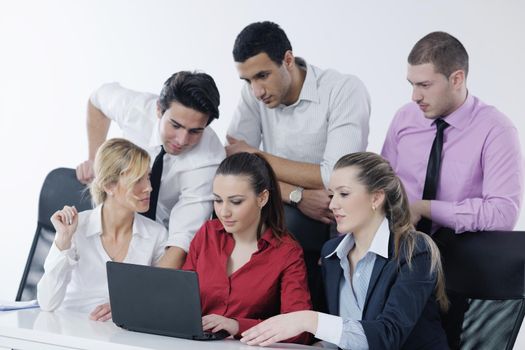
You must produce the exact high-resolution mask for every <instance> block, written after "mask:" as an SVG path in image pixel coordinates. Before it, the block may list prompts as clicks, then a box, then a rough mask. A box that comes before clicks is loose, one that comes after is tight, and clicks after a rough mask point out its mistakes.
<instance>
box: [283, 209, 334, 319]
mask: <svg viewBox="0 0 525 350" xmlns="http://www.w3.org/2000/svg"><path fill="white" fill-rule="evenodd" d="M284 214H285V220H286V226H287V228H288V231H290V232H291V233H292V234H293V235H294V236H295V238H296V239H297V240H298V241H299V243H300V244H301V246H302V247H303V251H304V261H305V264H306V271H307V273H308V288H309V289H310V296H311V298H312V304H313V308H314V310H315V311H321V312H326V299H325V293H324V287H323V278H322V275H321V266H320V265H319V260H320V258H321V248H322V247H323V244H324V243H325V242H326V241H327V240H328V239H329V238H330V225H327V224H324V223H322V222H320V221H317V220H314V219H311V218H309V217H308V216H306V215H304V214H303V213H302V212H301V211H300V210H299V209H297V208H294V207H292V206H289V205H285V206H284Z"/></svg>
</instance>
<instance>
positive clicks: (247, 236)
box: [232, 224, 266, 244]
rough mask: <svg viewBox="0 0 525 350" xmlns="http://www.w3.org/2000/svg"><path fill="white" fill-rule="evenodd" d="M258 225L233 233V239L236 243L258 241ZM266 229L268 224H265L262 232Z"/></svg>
mask: <svg viewBox="0 0 525 350" xmlns="http://www.w3.org/2000/svg"><path fill="white" fill-rule="evenodd" d="M257 226H258V224H257V225H255V227H250V228H249V229H247V230H245V231H244V232H236V233H232V236H233V239H234V240H235V242H236V243H240V244H253V243H257V241H258V240H259V239H258V238H257ZM265 229H266V225H263V227H262V229H261V230H262V232H264V231H265Z"/></svg>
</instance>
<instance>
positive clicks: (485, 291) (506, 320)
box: [434, 230, 525, 350]
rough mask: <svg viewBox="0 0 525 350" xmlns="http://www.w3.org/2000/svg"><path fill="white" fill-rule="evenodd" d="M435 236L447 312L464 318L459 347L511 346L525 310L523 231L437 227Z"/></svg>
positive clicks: (495, 347)
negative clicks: (449, 299) (448, 306)
mask: <svg viewBox="0 0 525 350" xmlns="http://www.w3.org/2000/svg"><path fill="white" fill-rule="evenodd" d="M434 239H435V241H436V243H437V244H438V246H439V247H440V251H441V255H442V261H443V269H444V272H445V279H446V287H447V292H448V293H449V296H451V297H452V296H453V299H454V300H453V303H452V304H451V310H449V313H452V314H454V313H456V314H461V315H462V319H463V322H462V326H461V330H460V333H461V334H460V343H459V344H460V348H461V349H508V350H510V349H512V347H513V346H514V342H515V341H516V337H517V335H518V332H519V330H520V327H521V324H522V322H523V317H524V315H525V232H523V231H483V232H464V233H461V234H458V235H456V234H454V232H452V231H450V230H441V231H438V232H437V233H436V234H435V235H434ZM458 300H460V302H457V301H458ZM461 300H463V301H461ZM455 301H456V303H454V302H455ZM445 328H447V327H445ZM447 335H448V336H450V334H447Z"/></svg>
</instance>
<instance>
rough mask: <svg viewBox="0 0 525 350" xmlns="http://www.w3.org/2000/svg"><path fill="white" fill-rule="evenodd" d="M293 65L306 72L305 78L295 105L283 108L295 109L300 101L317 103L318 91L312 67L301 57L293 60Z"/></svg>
mask: <svg viewBox="0 0 525 350" xmlns="http://www.w3.org/2000/svg"><path fill="white" fill-rule="evenodd" d="M295 63H296V65H297V66H298V67H299V69H304V70H306V76H305V78H304V82H303V86H302V88H301V93H300V94H299V98H298V99H297V101H295V103H293V104H291V105H289V106H284V105H283V108H289V107H295V106H297V105H298V104H299V102H301V100H306V101H311V102H315V103H319V91H318V89H317V76H316V74H315V71H314V69H313V67H312V66H311V65H310V64H308V63H306V61H305V60H304V59H302V58H301V57H296V58H295Z"/></svg>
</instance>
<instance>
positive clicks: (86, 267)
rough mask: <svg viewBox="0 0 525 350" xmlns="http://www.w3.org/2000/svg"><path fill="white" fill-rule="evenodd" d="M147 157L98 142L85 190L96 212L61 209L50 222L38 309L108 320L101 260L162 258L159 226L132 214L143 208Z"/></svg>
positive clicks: (118, 142)
mask: <svg viewBox="0 0 525 350" xmlns="http://www.w3.org/2000/svg"><path fill="white" fill-rule="evenodd" d="M149 163H150V158H149V156H148V153H147V152H146V151H144V150H143V149H141V148H140V147H138V146H136V145H134V144H133V143H131V142H129V141H127V140H124V139H110V140H108V141H106V142H104V143H103V144H102V145H101V146H100V148H99V150H98V152H97V154H96V157H95V163H94V170H95V179H94V180H93V182H92V183H91V185H90V191H91V196H92V199H93V202H94V203H95V204H97V207H96V208H95V209H93V210H86V211H83V212H81V213H77V210H76V209H75V207H69V206H65V207H64V209H62V210H59V211H57V212H56V213H54V214H53V216H52V217H51V222H52V223H53V226H54V227H55V230H56V236H55V241H54V243H53V245H52V246H51V249H50V251H49V255H48V256H47V258H46V261H45V263H44V270H45V273H44V275H43V276H42V279H41V280H40V282H39V283H38V289H37V296H38V303H39V304H40V307H41V308H42V310H46V311H51V310H54V309H56V308H58V307H60V308H62V309H69V310H74V311H80V312H90V311H92V313H91V315H90V317H91V318H92V319H95V320H103V321H105V320H108V319H110V318H111V311H110V308H109V304H107V303H108V301H109V295H108V286H107V277H106V261H108V260H112V261H119V262H126V263H134V264H143V265H152V264H155V263H156V262H157V261H158V260H159V259H160V257H161V255H162V254H163V253H164V241H165V240H166V239H167V232H166V229H165V228H164V226H162V225H161V224H158V223H156V222H154V221H152V220H150V219H148V218H146V217H144V216H142V215H139V214H137V213H143V212H146V211H147V210H148V208H149V197H150V192H151V185H150V181H149Z"/></svg>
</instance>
